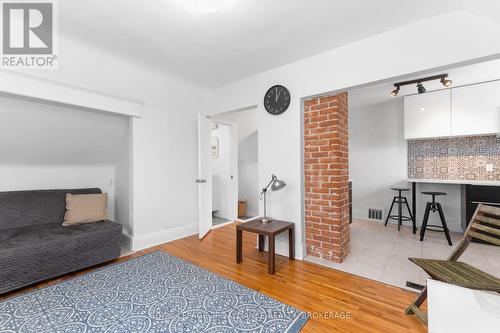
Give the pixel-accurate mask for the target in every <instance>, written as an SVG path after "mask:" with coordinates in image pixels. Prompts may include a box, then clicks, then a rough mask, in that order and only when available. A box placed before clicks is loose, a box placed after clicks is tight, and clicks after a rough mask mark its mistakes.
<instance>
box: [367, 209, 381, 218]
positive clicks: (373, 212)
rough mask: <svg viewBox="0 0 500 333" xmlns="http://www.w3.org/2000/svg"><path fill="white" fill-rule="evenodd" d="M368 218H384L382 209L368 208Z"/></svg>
mask: <svg viewBox="0 0 500 333" xmlns="http://www.w3.org/2000/svg"><path fill="white" fill-rule="evenodd" d="M368 218H369V219H374V220H382V209H378V208H368Z"/></svg>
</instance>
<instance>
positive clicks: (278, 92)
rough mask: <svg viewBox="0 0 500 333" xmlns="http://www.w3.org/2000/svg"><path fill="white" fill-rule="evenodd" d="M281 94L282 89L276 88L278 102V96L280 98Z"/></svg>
mask: <svg viewBox="0 0 500 333" xmlns="http://www.w3.org/2000/svg"><path fill="white" fill-rule="evenodd" d="M280 95H281V89H280V90H279V91H278V88H276V102H278V98H280Z"/></svg>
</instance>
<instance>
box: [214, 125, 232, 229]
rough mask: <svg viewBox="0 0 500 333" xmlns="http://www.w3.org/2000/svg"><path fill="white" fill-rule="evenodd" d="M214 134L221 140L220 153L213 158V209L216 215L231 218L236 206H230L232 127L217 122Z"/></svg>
mask: <svg viewBox="0 0 500 333" xmlns="http://www.w3.org/2000/svg"><path fill="white" fill-rule="evenodd" d="M217 125H218V126H217V128H216V129H212V136H213V137H216V138H217V139H218V140H219V155H218V157H217V158H214V159H212V160H211V167H212V176H213V177H212V180H214V182H212V194H213V195H212V211H216V213H215V215H216V216H218V217H222V218H225V219H228V220H229V219H231V218H232V215H233V211H234V207H229V204H230V200H229V192H230V190H231V128H230V127H229V126H227V125H222V124H217Z"/></svg>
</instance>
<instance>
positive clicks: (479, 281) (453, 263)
mask: <svg viewBox="0 0 500 333" xmlns="http://www.w3.org/2000/svg"><path fill="white" fill-rule="evenodd" d="M473 238H475V239H478V240H482V241H485V242H487V243H490V244H493V245H497V246H500V208H499V207H493V206H486V205H482V204H480V205H479V206H478V207H477V209H476V212H475V213H474V215H473V216H472V219H471V222H470V224H469V226H468V228H467V230H466V231H465V234H464V237H463V238H462V240H461V241H460V244H458V246H457V247H456V248H455V250H453V252H452V253H451V254H450V256H449V257H448V259H447V260H434V259H423V258H422V259H421V258H409V260H410V261H412V262H414V263H415V264H417V265H418V266H420V267H421V268H422V269H423V270H424V271H425V272H426V273H427V274H429V276H430V277H431V278H432V279H434V280H438V281H442V282H446V283H450V284H454V285H457V286H462V287H466V288H470V289H477V290H485V291H493V292H498V293H500V279H498V278H496V277H494V276H492V275H490V274H487V273H485V272H482V271H480V270H479V269H477V268H474V267H472V266H470V265H468V264H466V263H463V262H460V261H457V260H458V258H460V256H461V255H462V253H464V251H465V250H466V249H467V247H468V246H469V243H470V241H471V240H472V239H473ZM426 298H427V287H424V289H423V290H422V292H421V293H420V295H419V296H418V297H417V299H415V301H414V302H413V303H412V304H410V306H409V307H408V308H407V309H406V314H415V315H416V316H417V317H418V318H419V319H420V320H421V321H423V322H424V323H427V313H425V312H424V311H423V310H422V309H420V306H421V305H422V303H423V302H424V301H425V299H426Z"/></svg>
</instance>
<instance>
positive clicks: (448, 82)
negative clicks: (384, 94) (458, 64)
mask: <svg viewBox="0 0 500 333" xmlns="http://www.w3.org/2000/svg"><path fill="white" fill-rule="evenodd" d="M433 80H439V81H440V82H441V84H442V85H443V86H445V87H447V88H448V87H449V86H451V84H452V83H453V81H451V80H449V79H448V74H440V75H434V76H429V77H423V78H421V79H415V80H410V81H404V82H398V83H394V87H396V89H394V90H392V91H391V95H392V96H394V97H396V96H397V95H398V94H399V89H400V88H401V86H406V85H410V84H415V83H416V84H417V92H418V93H419V94H423V93H425V92H426V91H427V89H425V87H424V85H423V84H422V82H427V81H433Z"/></svg>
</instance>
